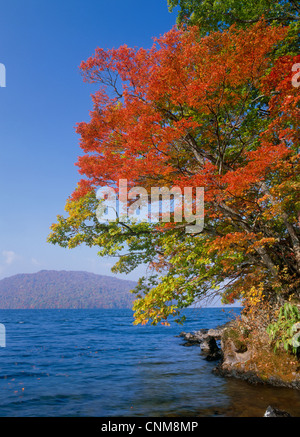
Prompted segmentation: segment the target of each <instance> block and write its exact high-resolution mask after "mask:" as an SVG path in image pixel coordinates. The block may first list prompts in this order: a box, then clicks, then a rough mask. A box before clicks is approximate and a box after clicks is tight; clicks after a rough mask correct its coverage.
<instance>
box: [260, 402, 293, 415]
mask: <svg viewBox="0 0 300 437" xmlns="http://www.w3.org/2000/svg"><path fill="white" fill-rule="evenodd" d="M264 417H292V416H291V415H290V414H289V413H287V412H286V411H282V410H279V409H278V408H274V407H272V406H271V405H269V406H268V408H267V409H266V412H265V414H264Z"/></svg>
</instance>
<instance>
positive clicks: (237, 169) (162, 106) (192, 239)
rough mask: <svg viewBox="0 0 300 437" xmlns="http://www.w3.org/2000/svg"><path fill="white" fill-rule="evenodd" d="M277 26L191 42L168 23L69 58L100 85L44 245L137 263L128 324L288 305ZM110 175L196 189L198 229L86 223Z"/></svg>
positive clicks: (299, 261) (286, 155)
mask: <svg viewBox="0 0 300 437" xmlns="http://www.w3.org/2000/svg"><path fill="white" fill-rule="evenodd" d="M288 31H289V29H288V28H287V27H283V26H281V25H279V26H277V27H275V26H268V24H267V23H266V22H265V21H263V20H260V21H258V22H257V23H255V24H254V25H252V26H250V27H247V28H238V27H237V26H231V27H230V29H228V30H224V31H223V32H212V33H210V34H209V35H207V36H205V37H203V36H202V35H201V32H200V31H199V28H198V26H190V27H189V28H188V29H187V30H184V29H177V28H173V29H172V30H170V31H169V32H167V33H166V34H165V35H163V36H161V37H160V38H157V39H155V42H154V45H153V47H152V48H151V49H149V50H144V49H139V50H136V49H131V48H128V47H127V46H122V47H120V48H119V49H112V50H107V51H104V50H103V49H97V50H96V52H95V54H94V56H92V57H91V58H89V59H88V60H87V61H86V62H82V64H81V70H82V73H83V76H84V80H86V81H89V82H93V83H99V85H100V89H99V91H98V92H96V93H95V95H94V96H93V105H94V107H93V111H91V113H90V116H91V119H90V121H89V122H88V123H79V124H78V126H77V132H78V133H79V134H80V136H81V143H80V144H81V148H82V150H83V151H84V155H83V156H80V157H79V159H78V163H77V165H78V167H79V172H80V173H81V174H82V175H83V176H84V178H83V179H82V180H81V181H80V182H79V184H78V187H77V188H76V189H75V191H74V193H73V194H72V196H71V197H70V198H69V199H68V201H67V205H66V210H67V212H68V216H67V217H66V218H64V217H62V216H58V221H57V223H56V224H53V225H52V232H51V234H50V236H49V241H50V242H51V243H53V244H59V245H61V246H62V247H69V248H72V247H75V246H77V245H79V244H83V243H85V244H87V245H88V246H98V247H99V248H100V249H101V250H100V252H99V254H100V255H101V256H106V255H114V256H119V261H118V262H117V263H116V265H115V266H114V268H113V271H114V272H129V271H131V270H133V269H134V268H135V267H136V266H137V265H139V264H141V263H146V264H147V265H149V267H151V273H150V274H149V276H148V277H145V278H141V279H140V281H139V285H138V287H137V289H136V290H135V292H136V293H137V300H136V302H135V306H134V309H135V317H136V323H146V322H148V321H151V322H152V323H154V324H156V323H158V322H161V321H162V322H165V321H166V320H167V319H168V317H169V316H170V315H173V316H176V317H177V316H179V313H180V309H181V308H184V307H186V306H188V305H190V304H191V303H192V302H195V300H197V299H199V298H202V297H207V296H210V295H215V294H219V295H221V296H223V300H224V301H226V302H232V301H233V300H234V299H238V298H240V297H243V296H244V295H245V293H247V290H248V289H252V288H253V287H261V286H263V289H264V295H265V296H266V298H267V299H274V296H275V297H276V296H277V295H281V296H290V297H291V296H299V279H300V251H299V247H300V246H299V177H298V175H299V150H298V147H299V146H298V145H299V92H298V88H296V87H295V86H293V83H292V77H293V75H294V74H295V73H294V72H293V71H292V67H293V65H295V64H296V63H297V62H299V61H300V57H299V56H296V57H295V56H292V55H287V56H284V57H279V58H277V59H276V56H277V55H278V53H277V52H276V49H277V48H278V46H280V44H284V42H285V39H286V38H287V35H288ZM276 53H277V55H276ZM122 179H126V180H127V181H128V186H129V188H131V187H134V186H137V185H138V186H142V187H144V188H146V189H148V190H149V189H150V188H151V187H153V186H155V187H168V188H171V187H174V186H176V187H179V188H180V189H181V190H182V192H183V190H184V187H204V189H205V226H204V230H203V232H199V233H195V234H187V233H186V232H185V226H184V225H185V224H184V223H180V224H178V223H176V222H174V220H173V221H171V223H165V224H163V223H136V222H128V221H124V220H123V219H122V218H121V217H119V218H118V219H117V220H116V221H115V222H114V223H108V224H107V223H99V221H98V219H97V208H98V206H99V201H98V200H97V198H96V194H95V193H96V190H97V188H98V187H99V186H102V187H103V186H108V187H114V188H116V184H117V183H118V181H119V180H122ZM224 284H225V288H224V289H220V288H219V287H223V286H224ZM176 320H179V319H178V317H177V318H176Z"/></svg>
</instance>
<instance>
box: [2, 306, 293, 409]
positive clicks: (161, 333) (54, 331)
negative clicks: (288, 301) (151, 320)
mask: <svg viewBox="0 0 300 437" xmlns="http://www.w3.org/2000/svg"><path fill="white" fill-rule="evenodd" d="M239 311H240V310H239V309H238V308H231V309H229V308H227V309H226V310H224V309H221V308H204V309H188V310H185V314H186V316H187V321H186V323H185V324H184V325H183V326H180V325H176V324H174V325H172V326H171V327H166V326H161V325H159V326H150V325H149V326H148V325H146V326H133V324H132V322H133V313H132V311H131V310H102V309H93V310H0V322H1V323H3V324H4V325H5V328H6V347H3V348H0V416H1V417H119V416H127V417H128V416H132V417H226V416H231V417H232V416H233V417H238V416H242V417H255V416H262V415H263V414H264V412H265V410H266V408H267V406H268V405H269V404H271V405H273V406H277V407H278V408H281V409H285V410H287V411H289V412H290V413H291V414H292V415H296V416H300V393H299V392H297V391H295V390H290V389H282V388H273V387H266V386H251V385H249V384H248V383H246V382H243V381H238V380H234V379H227V378H223V377H221V376H217V375H214V374H213V373H212V370H213V368H214V367H215V366H216V363H215V362H208V361H206V360H204V359H203V357H202V356H201V354H200V347H199V346H192V347H183V346H182V344H183V339H182V338H180V337H178V335H179V333H180V332H182V331H185V332H192V331H196V330H199V329H201V328H207V329H209V328H214V327H217V326H218V325H222V324H223V323H226V322H227V321H228V320H230V319H231V318H232V317H234V314H239Z"/></svg>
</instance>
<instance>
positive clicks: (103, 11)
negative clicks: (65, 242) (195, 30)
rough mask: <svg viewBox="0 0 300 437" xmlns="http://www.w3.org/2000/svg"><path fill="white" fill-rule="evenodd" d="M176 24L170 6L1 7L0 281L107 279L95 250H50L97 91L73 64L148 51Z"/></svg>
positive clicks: (55, 0)
mask: <svg viewBox="0 0 300 437" xmlns="http://www.w3.org/2000/svg"><path fill="white" fill-rule="evenodd" d="M175 21H176V13H175V12H174V13H172V14H170V13H169V11H168V7H167V0H151V1H141V0H126V1H124V0H105V1H104V0H84V1H83V0H72V1H71V0H51V1H46V0H26V1H25V0H10V1H7V2H2V4H1V15H0V35H1V38H0V63H3V64H4V65H5V67H6V73H7V84H6V88H0V160H1V172H0V192H1V214H0V236H1V238H0V279H2V278H4V277H7V276H11V275H13V274H16V273H33V272H36V271H39V270H42V269H55V270H86V271H90V272H94V273H99V274H108V275H111V272H110V266H111V264H112V261H111V260H109V259H101V258H99V257H97V255H96V252H97V250H96V249H89V248H85V247H83V248H78V249H74V250H67V249H62V248H60V247H57V246H52V245H50V244H48V243H47V242H46V239H47V235H48V233H49V226H50V225H51V223H52V222H54V221H55V218H56V215H57V214H61V213H63V212H64V205H65V200H66V199H67V197H68V196H69V195H70V194H71V192H72V191H73V189H74V187H75V185H76V183H77V181H78V179H79V175H78V173H77V168H76V167H75V166H74V163H75V162H76V161H77V156H78V155H80V153H81V150H80V148H79V144H78V136H77V134H76V133H75V130H74V126H75V124H76V123H77V122H80V121H83V120H86V121H87V120H88V117H89V116H88V112H89V110H90V109H91V98H90V94H91V92H93V89H92V86H91V85H87V84H84V83H83V81H82V78H81V75H80V73H79V70H78V66H79V64H80V62H81V60H84V59H87V58H88V57H89V56H90V55H92V54H93V53H94V50H95V48H96V47H103V48H112V47H118V46H120V45H122V44H127V45H128V46H138V47H140V46H143V47H145V48H146V47H150V46H151V45H152V37H155V36H159V35H160V34H163V33H164V32H166V31H168V30H169V29H170V28H171V27H172V26H173V25H174V24H175ZM137 275H138V272H137V273H135V274H132V275H128V276H126V278H128V279H137ZM119 276H120V277H124V276H121V275H119Z"/></svg>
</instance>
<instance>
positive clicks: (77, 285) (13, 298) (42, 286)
mask: <svg viewBox="0 0 300 437" xmlns="http://www.w3.org/2000/svg"><path fill="white" fill-rule="evenodd" d="M135 286H136V283H135V282H133V281H127V280H122V279H117V278H114V277H110V276H102V275H96V274H94V273H88V272H80V271H55V270H42V271H40V272H38V273H31V274H18V275H15V276H11V277H9V278H5V279H2V280H1V281H0V309H23V308H24V309H25V308H131V307H132V302H133V295H132V294H131V293H130V290H131V289H133V288H134V287H135Z"/></svg>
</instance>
